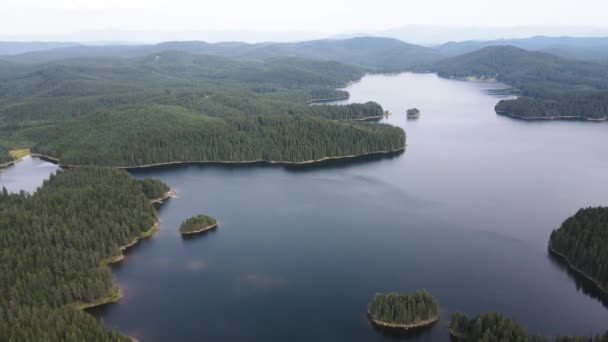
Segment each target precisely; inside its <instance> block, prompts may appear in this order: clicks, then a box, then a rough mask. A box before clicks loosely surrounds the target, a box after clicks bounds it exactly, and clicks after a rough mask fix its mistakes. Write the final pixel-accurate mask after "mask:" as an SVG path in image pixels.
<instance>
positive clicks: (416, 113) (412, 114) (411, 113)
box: [407, 108, 420, 119]
mask: <svg viewBox="0 0 608 342" xmlns="http://www.w3.org/2000/svg"><path fill="white" fill-rule="evenodd" d="M407 117H408V118H409V119H416V118H419V117H420V110H418V108H410V109H408V110H407Z"/></svg>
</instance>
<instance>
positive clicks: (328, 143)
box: [0, 51, 405, 166]
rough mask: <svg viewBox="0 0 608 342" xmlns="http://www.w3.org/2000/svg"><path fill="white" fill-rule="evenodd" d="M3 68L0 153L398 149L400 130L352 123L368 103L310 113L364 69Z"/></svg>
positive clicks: (211, 155)
mask: <svg viewBox="0 0 608 342" xmlns="http://www.w3.org/2000/svg"><path fill="white" fill-rule="evenodd" d="M8 64H9V65H8V66H5V67H4V68H3V67H2V66H3V64H1V63H0V79H2V82H1V83H0V94H2V95H0V142H1V143H0V154H2V155H3V158H5V159H3V160H9V159H8V158H7V157H6V152H7V151H8V150H9V149H12V148H30V149H31V150H32V151H33V152H35V153H41V154H45V155H48V156H52V157H55V158H58V159H59V160H60V162H61V163H63V164H71V165H73V164H79V165H109V166H136V165H142V164H153V163H164V162H174V161H221V160H226V161H244V160H247V161H248V160H268V161H284V162H301V161H307V160H314V159H320V158H324V157H340V156H349V155H357V154H365V153H372V152H378V151H392V150H398V149H402V148H403V147H404V145H405V133H404V132H403V130H402V129H400V128H396V127H391V126H388V125H383V124H373V125H372V124H369V123H361V122H357V121H356V120H358V119H364V118H369V117H379V116H381V115H382V113H383V109H382V107H380V106H379V105H378V104H376V103H366V104H351V105H344V106H309V105H307V102H309V101H311V100H313V99H315V98H317V97H327V96H329V97H335V96H339V97H340V96H341V97H343V96H346V94H345V92H342V91H337V90H334V88H335V87H338V86H341V85H344V84H346V83H347V82H349V81H352V80H355V79H358V78H359V77H361V76H362V75H363V72H364V71H363V69H360V68H359V67H354V66H347V65H344V64H340V63H337V62H332V61H318V60H317V61H315V60H303V59H298V58H291V57H288V58H278V59H276V58H271V59H264V60H261V59H246V58H229V57H220V56H207V55H192V54H188V53H185V52H176V51H169V52H159V53H158V54H154V55H150V56H143V57H134V58H128V59H116V58H114V59H103V58H87V59H84V58H83V59H74V60H69V61H54V62H49V63H45V64H11V63H8Z"/></svg>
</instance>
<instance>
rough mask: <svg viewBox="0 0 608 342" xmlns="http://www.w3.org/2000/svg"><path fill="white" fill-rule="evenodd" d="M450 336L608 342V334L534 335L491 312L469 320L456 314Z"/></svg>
mask: <svg viewBox="0 0 608 342" xmlns="http://www.w3.org/2000/svg"><path fill="white" fill-rule="evenodd" d="M449 329H450V334H452V336H453V337H454V338H456V339H457V340H459V341H466V342H494V341H509V342H528V341H530V342H548V341H556V342H608V332H606V333H604V334H603V335H597V336H593V337H586V336H556V337H554V338H550V337H547V336H540V335H532V334H529V333H528V331H527V330H526V329H525V328H524V327H522V326H521V325H519V324H518V323H517V322H515V321H514V320H512V319H510V318H507V317H505V316H503V315H501V314H499V313H495V312H491V313H485V314H481V315H479V316H477V317H474V318H468V317H467V316H466V315H463V314H461V313H454V314H453V315H452V319H451V320H450V326H449Z"/></svg>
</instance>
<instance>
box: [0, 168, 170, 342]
mask: <svg viewBox="0 0 608 342" xmlns="http://www.w3.org/2000/svg"><path fill="white" fill-rule="evenodd" d="M150 183H151V182H150V181H144V182H140V181H136V180H135V179H133V178H132V177H131V176H130V175H129V174H128V173H127V172H125V171H120V170H116V169H109V168H82V169H71V170H65V171H59V172H57V174H55V175H51V176H50V179H48V180H47V181H45V182H44V184H43V186H42V187H41V188H40V189H39V190H38V191H36V192H35V193H34V194H31V195H30V194H27V193H24V192H22V193H20V194H10V193H8V191H7V190H6V189H3V190H2V193H1V194H0V251H1V258H2V263H0V274H2V280H1V281H0V292H1V293H2V294H3V295H2V296H0V340H2V341H63V340H82V341H85V340H87V341H91V340H95V341H102V340H104V341H105V340H113V341H121V340H124V341H129V339H128V338H126V337H125V336H123V335H121V334H120V333H118V332H116V331H114V330H110V331H108V330H106V328H105V327H104V326H103V325H102V324H100V323H99V322H97V320H96V319H95V318H94V317H93V316H91V315H89V314H88V313H85V312H83V311H82V310H79V309H78V308H84V307H89V306H91V305H95V304H102V303H107V302H109V301H115V300H117V299H118V298H119V297H120V292H119V289H118V288H117V287H116V286H115V285H114V284H113V283H112V274H111V271H110V269H109V268H108V267H107V265H108V263H110V262H112V261H115V260H117V257H119V256H121V255H122V249H124V247H125V246H129V245H132V244H134V243H135V242H137V241H138V240H139V239H141V238H145V237H147V236H149V235H151V234H152V233H153V232H154V231H155V227H156V223H157V217H156V211H155V209H154V207H153V206H152V204H151V202H150V200H151V198H150V197H147V196H146V195H145V194H144V193H143V192H142V186H143V184H150ZM154 184H155V186H154V188H158V189H166V188H168V187H167V186H166V185H160V182H157V181H155V182H154ZM145 187H146V188H147V186H145ZM148 195H156V193H152V194H151V193H148Z"/></svg>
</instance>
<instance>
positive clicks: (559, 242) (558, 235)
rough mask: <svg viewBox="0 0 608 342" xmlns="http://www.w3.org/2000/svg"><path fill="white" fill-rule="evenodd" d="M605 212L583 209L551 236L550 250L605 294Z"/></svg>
mask: <svg viewBox="0 0 608 342" xmlns="http://www.w3.org/2000/svg"><path fill="white" fill-rule="evenodd" d="M606 246H608V208H604V207H598V208H586V209H581V210H579V211H578V212H577V213H576V214H575V215H574V216H572V217H570V218H568V219H567V220H566V221H564V223H562V226H561V227H560V228H559V229H556V230H554V231H553V232H552V233H551V238H550V240H549V247H550V248H551V249H552V250H553V251H554V252H556V253H558V254H560V255H562V256H563V257H564V258H565V259H566V262H568V263H569V264H570V265H571V266H572V267H574V268H576V269H577V270H579V271H580V272H582V273H584V274H585V275H586V276H588V277H590V278H592V279H593V280H595V282H597V284H598V285H599V287H600V288H602V289H603V290H604V291H605V292H608V248H606Z"/></svg>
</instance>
